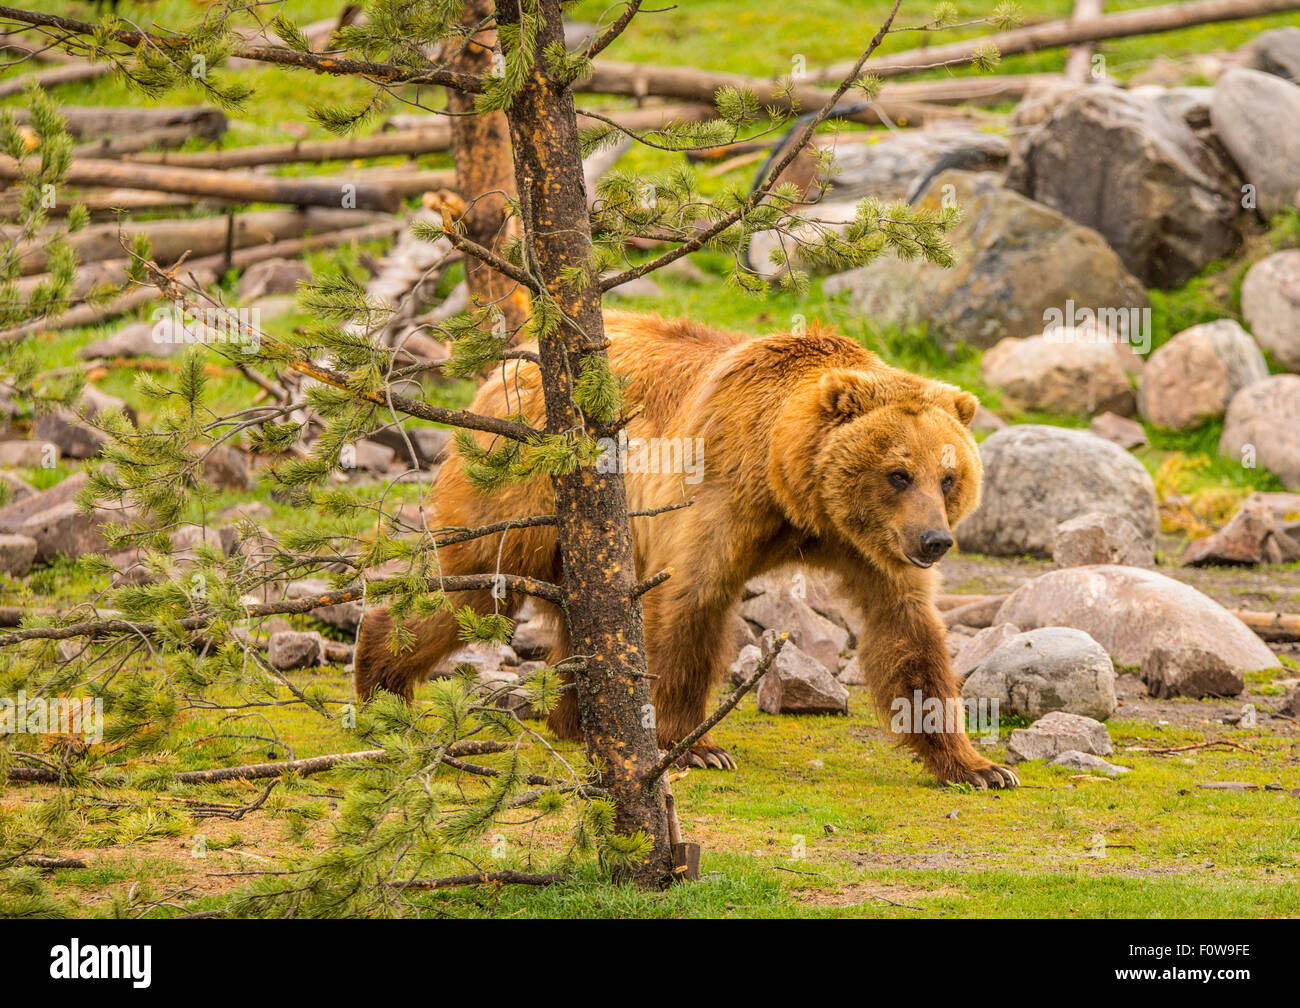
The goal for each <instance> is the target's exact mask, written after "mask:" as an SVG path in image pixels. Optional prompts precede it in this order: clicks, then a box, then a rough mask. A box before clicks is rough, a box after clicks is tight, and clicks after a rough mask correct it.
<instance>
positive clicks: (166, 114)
mask: <svg viewBox="0 0 1300 1008" xmlns="http://www.w3.org/2000/svg"><path fill="white" fill-rule="evenodd" d="M11 111H12V112H13V114H14V117H15V118H16V119H17V121H18V122H28V121H30V119H31V113H29V112H28V110H27V109H24V108H19V109H12V110H11ZM59 114H60V115H62V116H63V121H64V123H65V124H66V125H67V128H68V135H69V136H71V137H72V138H73V139H74V140H88V139H90V138H92V137H104V136H107V137H111V136H118V135H121V134H125V133H144V132H148V131H150V130H158V129H164V128H166V127H171V126H187V127H189V129H190V134H191V135H192V136H195V137H198V138H199V139H200V140H218V139H220V138H221V137H222V136H223V135H224V134H225V132H226V127H227V126H228V125H229V124H228V121H227V119H226V114H225V113H224V112H222V111H221V109H217V108H211V107H209V106H207V105H174V106H168V107H163V108H134V107H132V106H130V105H124V106H123V105H103V106H100V105H63V106H60V108H59Z"/></svg>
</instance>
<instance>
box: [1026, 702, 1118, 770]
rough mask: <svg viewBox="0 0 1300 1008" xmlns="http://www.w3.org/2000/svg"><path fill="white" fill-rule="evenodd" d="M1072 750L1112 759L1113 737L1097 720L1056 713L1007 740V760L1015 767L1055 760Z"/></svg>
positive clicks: (1062, 712)
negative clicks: (1034, 761)
mask: <svg viewBox="0 0 1300 1008" xmlns="http://www.w3.org/2000/svg"><path fill="white" fill-rule="evenodd" d="M1072 750H1073V751H1077V752H1083V753H1090V754H1092V755H1094V756H1109V755H1110V754H1111V752H1112V751H1113V750H1112V748H1111V744H1110V733H1109V732H1107V731H1106V726H1105V725H1104V724H1102V723H1101V722H1100V721H1096V720H1094V719H1093V718H1090V717H1084V716H1082V715H1080V714H1067V713H1065V712H1064V711H1053V712H1052V713H1051V714H1048V715H1047V716H1045V717H1042V718H1039V719H1038V720H1037V721H1035V722H1034V723H1033V724H1031V725H1030V726H1029V727H1028V728H1017V729H1016V730H1015V731H1013V732H1012V733H1011V737H1010V738H1008V739H1007V758H1008V759H1009V760H1010V761H1011V762H1012V763H1023V762H1025V761H1026V760H1034V759H1053V758H1054V757H1056V756H1059V755H1060V754H1061V753H1063V752H1070V751H1072Z"/></svg>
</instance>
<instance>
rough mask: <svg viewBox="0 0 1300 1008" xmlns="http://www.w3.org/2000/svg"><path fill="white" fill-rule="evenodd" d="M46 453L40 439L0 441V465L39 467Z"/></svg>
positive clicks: (25, 467) (26, 467) (20, 467)
mask: <svg viewBox="0 0 1300 1008" xmlns="http://www.w3.org/2000/svg"><path fill="white" fill-rule="evenodd" d="M47 455H48V449H47V448H46V447H45V445H44V444H43V443H41V442H40V441H0V465H6V466H15V467H16V468H19V469H39V468H41V466H43V465H44V464H45V459H46V457H47Z"/></svg>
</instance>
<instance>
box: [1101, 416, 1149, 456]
mask: <svg viewBox="0 0 1300 1008" xmlns="http://www.w3.org/2000/svg"><path fill="white" fill-rule="evenodd" d="M1088 430H1089V431H1090V432H1092V433H1093V434H1096V435H1097V436H1098V437H1101V438H1105V439H1106V440H1107V441H1110V442H1112V443H1114V444H1117V445H1119V446H1120V447H1121V448H1123V449H1124V450H1125V451H1130V450H1132V449H1134V448H1141V447H1142V446H1143V445H1145V444H1146V443H1147V432H1146V431H1145V430H1143V429H1142V425H1141V424H1140V423H1138V422H1137V421H1136V420H1130V419H1129V418H1128V417H1122V416H1120V415H1119V414H1118V413H1099V414H1097V416H1095V417H1093V418H1092V421H1091V422H1090V423H1089V424H1088Z"/></svg>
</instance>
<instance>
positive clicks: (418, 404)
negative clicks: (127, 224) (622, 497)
mask: <svg viewBox="0 0 1300 1008" xmlns="http://www.w3.org/2000/svg"><path fill="white" fill-rule="evenodd" d="M128 251H130V250H128ZM133 258H137V259H138V257H135V256H134V255H133ZM139 261H140V262H141V263H142V264H143V265H144V268H145V271H146V272H147V273H148V276H149V281H150V282H151V283H152V284H153V285H154V286H155V287H157V288H158V290H159V292H160V293H161V294H162V296H163V297H164V298H166V299H167V300H169V301H171V302H172V303H173V304H178V305H181V306H182V307H183V306H184V305H185V302H186V297H187V295H188V294H189V293H190V291H191V289H192V288H191V287H190V286H188V285H186V284H184V283H182V282H181V281H180V280H179V279H177V276H176V273H177V272H178V270H180V268H181V266H180V264H177V265H176V266H173V267H171V268H170V269H164V268H162V267H161V266H159V265H158V264H157V263H155V262H152V261H150V260H148V259H139ZM198 293H200V294H202V291H199V292H198ZM260 337H261V342H262V344H263V345H266V346H273V347H275V348H276V349H277V350H278V351H279V352H281V353H282V354H283V356H284V357H285V358H287V360H286V363H287V364H288V366H289V367H290V368H291V369H293V370H294V371H297V372H298V373H299V374H304V375H306V376H307V377H309V378H315V379H316V380H317V381H319V382H321V383H323V384H325V385H330V386H332V387H334V388H337V389H342V390H343V391H345V392H350V393H352V394H353V395H355V396H356V397H357V398H358V399H361V400H363V401H365V402H369V403H373V404H374V405H376V406H382V407H385V408H392V409H394V410H396V411H397V412H399V413H405V414H406V415H407V416H412V417H416V418H418V419H420V420H429V421H432V422H433V423H444V424H449V425H451V426H453V427H460V428H463V429H466V430H477V431H483V432H484V433H486V434H495V435H498V436H499V437H504V438H509V439H510V440H511V441H520V442H524V443H527V442H530V441H534V440H537V439H540V438H541V431H538V430H536V429H535V428H533V427H530V426H528V424H524V423H519V422H518V421H515V420H507V419H505V418H504V417H492V416H484V415H483V414H480V413H471V412H469V411H468V410H453V409H447V408H446V407H445V406H432V405H430V404H429V403H427V402H424V401H423V400H420V399H412V398H410V397H409V396H404V395H401V394H399V393H397V392H393V391H391V390H390V389H387V388H381V389H377V390H375V391H363V390H358V389H357V388H356V387H355V386H354V385H353V383H352V382H351V381H349V379H348V376H347V375H346V374H343V373H342V372H340V371H335V370H334V369H333V368H330V367H327V366H325V365H324V364H319V363H317V362H316V361H314V360H312V359H311V358H309V357H308V356H307V355H306V354H304V353H302V352H300V351H298V350H295V349H294V348H292V347H288V346H286V345H285V344H283V343H281V342H279V341H278V340H275V339H272V338H271V337H270V336H268V335H267V334H265V333H261V334H260Z"/></svg>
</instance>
